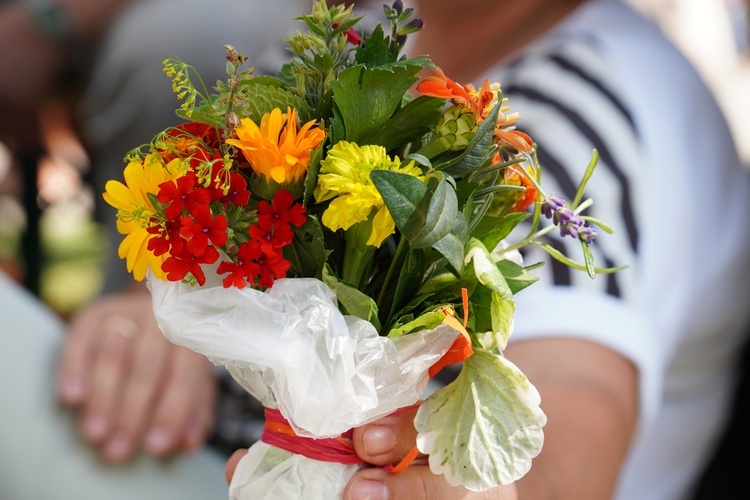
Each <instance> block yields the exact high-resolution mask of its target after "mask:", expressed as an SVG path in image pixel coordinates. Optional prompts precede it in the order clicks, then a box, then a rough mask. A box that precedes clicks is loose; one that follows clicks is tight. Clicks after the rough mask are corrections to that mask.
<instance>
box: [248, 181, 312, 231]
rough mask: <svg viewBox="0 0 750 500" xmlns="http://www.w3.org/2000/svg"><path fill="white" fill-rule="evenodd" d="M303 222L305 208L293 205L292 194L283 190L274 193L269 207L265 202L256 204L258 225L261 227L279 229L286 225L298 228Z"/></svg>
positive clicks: (305, 219)
mask: <svg viewBox="0 0 750 500" xmlns="http://www.w3.org/2000/svg"><path fill="white" fill-rule="evenodd" d="M305 221H307V217H306V216H305V207H304V206H303V205H302V204H301V203H294V197H293V196H292V194H291V193H289V192H288V191H285V190H283V189H280V190H279V191H278V192H277V193H276V195H275V196H274V197H273V200H272V201H271V205H269V204H268V203H267V202H265V201H261V202H260V203H258V223H259V224H260V225H261V226H262V227H279V226H281V225H287V224H292V225H293V226H296V227H300V226H302V225H303V224H304V223H305Z"/></svg>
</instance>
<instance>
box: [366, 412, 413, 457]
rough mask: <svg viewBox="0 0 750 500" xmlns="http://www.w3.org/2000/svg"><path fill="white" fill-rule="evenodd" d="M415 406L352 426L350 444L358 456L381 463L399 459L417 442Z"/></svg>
mask: <svg viewBox="0 0 750 500" xmlns="http://www.w3.org/2000/svg"><path fill="white" fill-rule="evenodd" d="M417 410H418V408H417V407H414V408H409V409H406V410H403V411H398V412H396V413H393V414H391V415H388V416H387V417H383V418H381V419H379V420H376V421H375V422H372V423H370V424H367V425H364V426H362V427H358V428H356V429H354V433H353V435H352V444H353V445H354V450H355V451H356V452H357V455H359V458H361V459H362V460H364V461H365V462H367V463H370V464H373V465H380V466H383V465H388V464H396V463H398V462H400V461H401V459H403V458H404V457H405V456H406V455H407V454H408V453H409V452H410V451H412V449H414V447H415V446H416V440H417V430H416V429H415V428H414V416H415V415H416V414H417ZM420 456H423V455H420Z"/></svg>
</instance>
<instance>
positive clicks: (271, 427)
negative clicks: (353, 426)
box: [260, 408, 364, 464]
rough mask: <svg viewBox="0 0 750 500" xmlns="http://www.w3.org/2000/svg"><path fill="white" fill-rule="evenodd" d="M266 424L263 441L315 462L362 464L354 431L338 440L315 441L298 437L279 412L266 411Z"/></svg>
mask: <svg viewBox="0 0 750 500" xmlns="http://www.w3.org/2000/svg"><path fill="white" fill-rule="evenodd" d="M265 416H266V424H265V427H264V428H263V435H262V436H261V438H260V439H261V441H263V442H264V443H266V444H270V445H272V446H276V447H277V448H281V449H282V450H286V451H288V452H291V453H296V454H298V455H303V456H305V457H307V458H312V459H313V460H321V461H323V462H334V463H339V464H362V463H364V462H363V461H362V459H361V458H359V457H358V456H357V454H356V453H355V451H354V445H352V441H351V437H352V430H349V431H347V432H345V433H344V434H342V435H341V436H340V437H337V438H323V439H314V438H308V437H302V436H298V435H297V434H296V433H295V432H294V429H292V427H291V426H290V425H289V422H288V421H287V420H286V419H285V418H284V416H283V415H282V414H281V412H280V411H279V410H275V409H271V408H266V409H265Z"/></svg>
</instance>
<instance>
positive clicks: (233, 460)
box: [224, 450, 247, 484]
mask: <svg viewBox="0 0 750 500" xmlns="http://www.w3.org/2000/svg"><path fill="white" fill-rule="evenodd" d="M245 455H247V450H237V451H235V452H234V453H232V456H231V457H229V460H227V466H226V468H225V469H224V476H225V477H226V479H227V484H229V483H231V482H232V477H233V476H234V471H236V470H237V464H239V463H240V460H242V457H244V456H245Z"/></svg>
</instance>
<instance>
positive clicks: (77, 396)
mask: <svg viewBox="0 0 750 500" xmlns="http://www.w3.org/2000/svg"><path fill="white" fill-rule="evenodd" d="M100 307H103V305H101V304H99V303H97V304H96V305H92V307H89V308H88V309H86V310H84V311H83V312H81V313H80V314H79V315H78V316H76V317H75V318H74V319H73V321H72V322H71V324H70V329H69V331H68V334H67V338H66V341H65V344H64V345H63V349H62V353H61V356H60V363H59V366H58V370H57V372H58V375H57V384H58V394H59V396H60V401H61V402H62V403H63V404H67V405H71V406H75V405H79V404H81V403H83V401H84V400H85V399H86V396H87V395H88V393H89V390H90V388H91V387H90V374H91V371H92V370H93V359H94V352H95V351H96V349H97V348H98V344H99V342H100V341H101V334H102V328H101V320H102V317H103V314H102V311H100V309H99V308H100Z"/></svg>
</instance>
